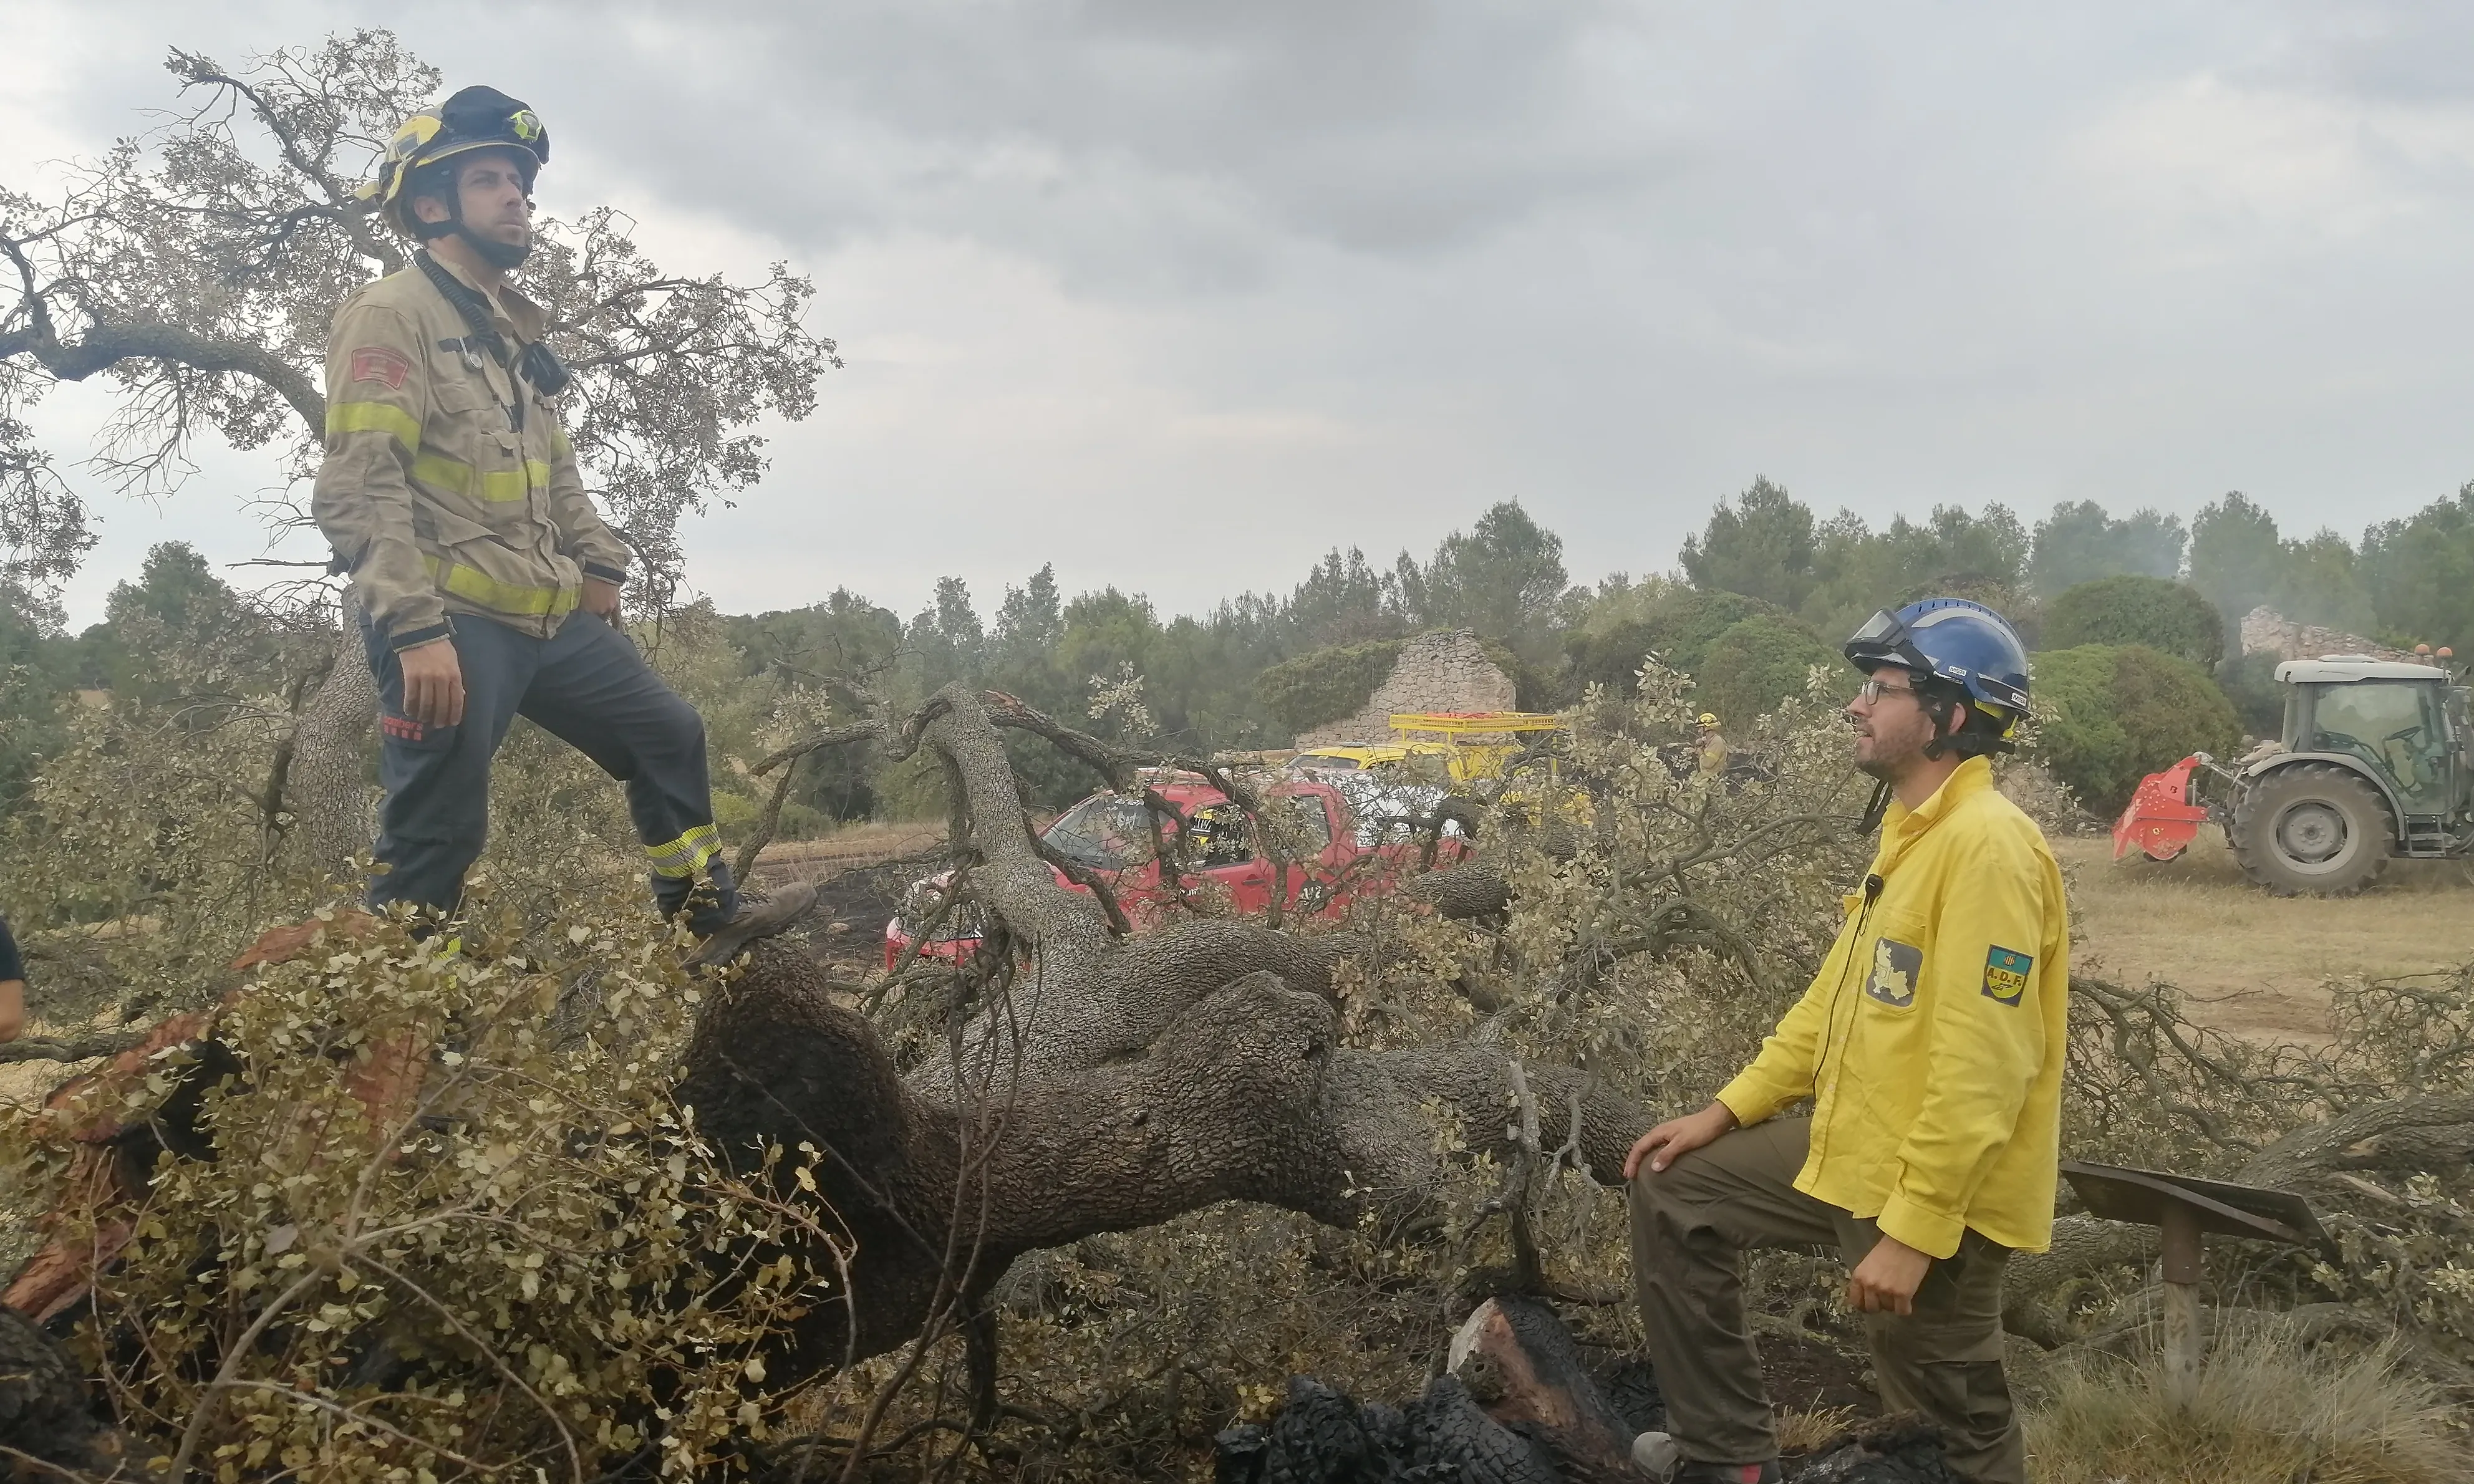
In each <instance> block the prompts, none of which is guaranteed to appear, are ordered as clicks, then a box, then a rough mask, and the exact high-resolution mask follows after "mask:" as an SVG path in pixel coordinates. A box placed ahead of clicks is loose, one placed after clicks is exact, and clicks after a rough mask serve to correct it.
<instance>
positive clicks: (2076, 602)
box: [2043, 574, 2225, 669]
mask: <svg viewBox="0 0 2474 1484" xmlns="http://www.w3.org/2000/svg"><path fill="white" fill-rule="evenodd" d="M2044 617H2045V632H2044V636H2043V638H2044V643H2045V645H2047V647H2050V648H2053V649H2075V648H2077V647H2078V646H2079V645H2147V647H2148V648H2150V649H2156V650H2161V651H2162V652H2164V653H2166V654H2170V655H2173V656H2175V657H2176V658H2178V659H2184V660H2188V661H2190V662H2191V663H2192V664H2194V665H2196V666H2198V667H2200V668H2201V669H2208V668H2211V667H2213V666H2214V665H2215V664H2216V663H2217V661H2219V659H2222V658H2223V657H2224V652H2225V621H2224V619H2223V617H2222V616H2221V615H2219V613H2218V612H2217V606H2216V604H2214V603H2211V602H2209V601H2208V600H2207V599H2206V598H2204V597H2202V596H2199V592H2198V590H2197V589H2196V588H2193V587H2190V586H2187V585H2186V584H2183V583H2179V582H2168V581H2167V580H2165V579H2164V578H2162V577H2140V576H2133V575H2128V574H2125V575H2122V576H2119V577H2100V578H2098V580H2096V581H2094V582H2082V583H2080V584H2079V585H2078V586H2076V587H2074V588H2072V589H2069V590H2068V591H2066V592H2064V593H2063V594H2062V596H2059V597H2056V598H2054V599H2053V600H2052V602H2051V604H2050V605H2049V606H2048V607H2047V608H2046V609H2045V616H2044Z"/></svg>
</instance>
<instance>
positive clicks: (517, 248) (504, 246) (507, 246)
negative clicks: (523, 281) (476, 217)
mask: <svg viewBox="0 0 2474 1484" xmlns="http://www.w3.org/2000/svg"><path fill="white" fill-rule="evenodd" d="M459 230H460V231H461V233H462V235H463V238H464V240H465V241H467V242H469V243H471V244H473V252H475V253H478V254H479V255H481V261H483V262H485V263H488V264H489V265H490V266H491V267H493V268H496V269H497V270H498V271H499V272H500V273H512V272H514V271H515V270H516V269H518V268H521V267H522V266H523V265H524V259H525V258H527V257H530V256H532V255H533V233H532V229H531V228H529V227H527V228H525V229H524V230H523V234H522V235H521V236H519V237H518V238H517V239H516V240H515V241H513V242H500V241H498V240H497V238H495V237H490V236H485V235H483V234H482V233H480V232H477V231H473V229H471V228H470V227H465V228H461V229H459Z"/></svg>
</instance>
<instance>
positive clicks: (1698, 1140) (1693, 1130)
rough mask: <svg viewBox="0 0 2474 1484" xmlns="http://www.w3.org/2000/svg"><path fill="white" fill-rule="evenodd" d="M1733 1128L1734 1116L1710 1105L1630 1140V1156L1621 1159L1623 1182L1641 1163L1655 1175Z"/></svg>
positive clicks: (1714, 1105)
mask: <svg viewBox="0 0 2474 1484" xmlns="http://www.w3.org/2000/svg"><path fill="white" fill-rule="evenodd" d="M1734 1127H1735V1115H1734V1113H1733V1112H1732V1111H1730V1110H1729V1109H1728V1107H1727V1105H1726V1104H1724V1103H1712V1104H1710V1106H1709V1107H1705V1108H1703V1109H1702V1110H1701V1111H1699V1112H1697V1113H1689V1114H1686V1116H1684V1117H1682V1118H1670V1119H1668V1120H1666V1122H1664V1123H1662V1124H1660V1125H1659V1126H1658V1127H1657V1128H1655V1129H1652V1130H1650V1131H1648V1132H1647V1133H1644V1134H1642V1135H1641V1136H1640V1137H1639V1138H1637V1139H1636V1140H1634V1141H1633V1146H1632V1153H1630V1154H1628V1155H1626V1156H1624V1179H1626V1180H1631V1179H1632V1178H1633V1177H1634V1176H1636V1175H1638V1174H1639V1173H1640V1166H1641V1161H1643V1160H1647V1161H1648V1162H1649V1172H1650V1173H1651V1174H1652V1175H1655V1174H1657V1173H1658V1172H1659V1171H1661V1170H1663V1169H1665V1168H1666V1167H1667V1166H1668V1165H1670V1164H1673V1163H1674V1162H1675V1161H1676V1160H1677V1159H1678V1158H1679V1157H1681V1156H1685V1155H1688V1154H1690V1153H1692V1151H1694V1150H1696V1149H1699V1148H1700V1147H1701V1146H1702V1145H1704V1144H1707V1143H1709V1142H1710V1141H1711V1140H1713V1139H1715V1138H1717V1137H1718V1136H1719V1135H1720V1134H1722V1133H1727V1132H1730V1131H1733V1130H1734Z"/></svg>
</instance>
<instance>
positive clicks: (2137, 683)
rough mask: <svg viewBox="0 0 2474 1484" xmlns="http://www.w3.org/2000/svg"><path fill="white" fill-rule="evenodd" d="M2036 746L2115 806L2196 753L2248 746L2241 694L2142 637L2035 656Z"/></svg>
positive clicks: (2100, 804)
mask: <svg viewBox="0 0 2474 1484" xmlns="http://www.w3.org/2000/svg"><path fill="white" fill-rule="evenodd" d="M2034 671H2035V710H2036V715H2037V717H2038V718H2039V720H2040V728H2039V735H2038V739H2037V742H2036V748H2037V753H2038V756H2039V758H2040V759H2041V761H2043V763H2044V764H2045V766H2048V767H2050V768H2051V769H2052V770H2053V772H2054V774H2055V775H2056V776H2058V777H2059V778H2060V779H2061V780H2062V782H2064V783H2066V784H2069V785H2070V786H2071V788H2072V790H2073V791H2075V792H2076V793H2077V794H2078V796H2079V797H2080V798H2082V799H2084V800H2086V801H2087V803H2088V806H2089V807H2090V808H2092V809H2095V810H2097V811H2098V813H2102V814H2111V813H2114V812H2117V811H2119V810H2120V809H2121V808H2122V805H2124V804H2126V803H2128V802H2129V801H2130V795H2131V793H2132V792H2133V791H2135V790H2137V789H2138V787H2139V781H2140V780H2141V779H2142V778H2145V777H2146V776H2147V775H2148V774H2149V773H2152V772H2155V771H2157V770H2159V769H2161V768H2163V767H2165V766H2168V765H2170V764H2172V763H2174V762H2178V761H2179V760H2180V759H2182V758H2184V757H2186V756H2188V755H2190V754H2191V753H2194V752H2212V753H2216V754H2218V755H2219V756H2225V755H2230V754H2231V753H2232V752H2234V751H2235V750H2236V749H2237V748H2239V746H2240V745H2241V739H2242V723H2241V722H2240V721H2239V720H2238V719H2237V718H2235V716H2234V708H2233V702H2231V701H2229V700H2227V699H2226V698H2225V693H2224V692H2222V691H2220V690H2218V689H2217V685H2216V682H2214V681H2212V680H2210V679H2209V678H2208V675H2207V672H2206V671H2205V670H2202V669H2199V667H2197V666H2196V665H2194V664H2192V663H2191V662H2190V661H2188V660H2183V659H2176V658H2175V657H2173V656H2172V655H2170V654H2162V653H2159V652H2158V651H2156V650H2154V649H2150V648H2147V646H2145V645H2079V646H2078V647H2076V648H2074V649H2059V650H2055V651H2052V652H2051V653H2048V654H2040V655H2037V656H2036V657H2035V664H2034Z"/></svg>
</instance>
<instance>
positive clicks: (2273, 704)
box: [2217, 654, 2285, 737]
mask: <svg viewBox="0 0 2474 1484" xmlns="http://www.w3.org/2000/svg"><path fill="white" fill-rule="evenodd" d="M2277 664H2278V661H2277V658H2276V656H2275V655H2272V654H2245V655H2244V656H2243V657H2242V658H2241V659H2238V660H2227V661H2225V662H2224V663H2223V664H2222V665H2219V666H2218V667H2217V685H2218V687H2219V689H2220V690H2222V691H2223V692H2224V693H2225V698H2226V699H2227V700H2230V701H2232V702H2233V703H2234V715H2235V716H2236V717H2238V718H2241V719H2242V724H2243V730H2244V731H2245V732H2248V733H2250V734H2251V735H2252V736H2253V737H2281V736H2283V735H2284V734H2285V687H2283V686H2281V685H2278V684H2277V683H2276V667H2277Z"/></svg>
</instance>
